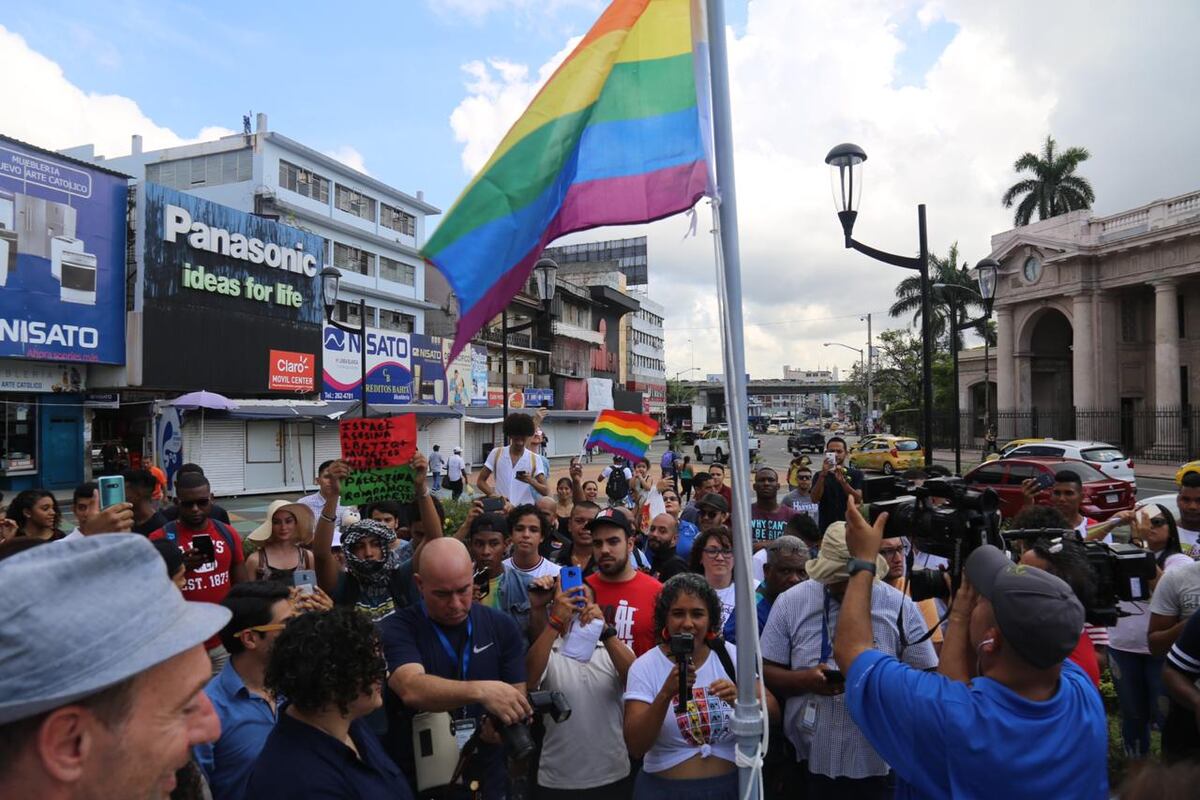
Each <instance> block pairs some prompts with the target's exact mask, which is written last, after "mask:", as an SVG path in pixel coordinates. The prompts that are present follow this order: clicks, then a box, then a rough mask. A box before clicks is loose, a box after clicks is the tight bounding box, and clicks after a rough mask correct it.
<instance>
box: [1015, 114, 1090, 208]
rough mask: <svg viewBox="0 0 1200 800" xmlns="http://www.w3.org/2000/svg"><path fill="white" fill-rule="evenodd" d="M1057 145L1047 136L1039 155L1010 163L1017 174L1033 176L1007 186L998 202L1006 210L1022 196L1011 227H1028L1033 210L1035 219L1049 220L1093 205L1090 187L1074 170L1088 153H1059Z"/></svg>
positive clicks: (1082, 150) (1076, 149) (1078, 149)
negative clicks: (1028, 173) (1035, 214)
mask: <svg viewBox="0 0 1200 800" xmlns="http://www.w3.org/2000/svg"><path fill="white" fill-rule="evenodd" d="M1056 146H1057V142H1055V141H1054V137H1052V136H1047V137H1046V144H1045V145H1043V147H1042V154H1041V156H1037V155H1034V154H1033V153H1026V154H1025V155H1023V156H1021V157H1020V158H1018V159H1017V161H1016V163H1014V164H1013V169H1014V170H1015V171H1016V172H1017V173H1018V174H1020V173H1022V172H1031V173H1033V177H1032V178H1026V179H1025V180H1023V181H1018V182H1017V183H1014V184H1013V185H1012V186H1010V187H1008V191H1007V192H1005V193H1004V197H1003V198H1002V199H1001V202H1002V203H1004V207H1005V208H1012V205H1013V203H1014V202H1016V200H1017V198H1018V197H1021V195H1024V197H1021V201H1020V202H1019V203H1017V210H1016V212H1015V213H1014V214H1013V225H1015V226H1017V227H1021V226H1022V225H1028V224H1029V223H1030V221H1031V220H1032V219H1033V212H1034V210H1036V211H1037V214H1038V219H1049V218H1050V217H1057V216H1058V215H1059V214H1065V213H1067V212H1068V211H1078V210H1079V209H1081V208H1091V207H1092V203H1094V202H1095V201H1096V193H1095V192H1093V191H1092V184H1091V183H1089V182H1088V179H1087V178H1084V177H1081V176H1079V175H1076V174H1075V168H1076V167H1078V166H1079V165H1080V164H1082V163H1083V162H1084V161H1087V160H1088V158H1090V157H1091V153H1089V152H1088V151H1087V148H1085V147H1068V148H1067V149H1066V150H1063V151H1062V152H1058V151H1056V150H1055V147H1056Z"/></svg>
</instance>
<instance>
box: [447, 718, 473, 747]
mask: <svg viewBox="0 0 1200 800" xmlns="http://www.w3.org/2000/svg"><path fill="white" fill-rule="evenodd" d="M450 730H451V732H453V733H454V744H455V745H457V746H458V749H459V752H461V751H462V749H463V748H464V747H466V746H467V742H468V741H469V740H470V739H471V737H472V736H473V735H474V734H475V720H474V719H456V720H452V721H451V722H450Z"/></svg>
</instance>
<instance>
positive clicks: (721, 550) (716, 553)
mask: <svg viewBox="0 0 1200 800" xmlns="http://www.w3.org/2000/svg"><path fill="white" fill-rule="evenodd" d="M700 552H701V553H704V555H706V556H708V557H709V558H733V550H731V549H730V548H728V547H706V548H704V549H703V550H701V551H700Z"/></svg>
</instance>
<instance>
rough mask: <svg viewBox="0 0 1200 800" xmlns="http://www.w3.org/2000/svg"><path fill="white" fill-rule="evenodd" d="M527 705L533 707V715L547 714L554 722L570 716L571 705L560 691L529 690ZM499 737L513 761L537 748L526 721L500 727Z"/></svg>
mask: <svg viewBox="0 0 1200 800" xmlns="http://www.w3.org/2000/svg"><path fill="white" fill-rule="evenodd" d="M529 705H530V706H532V707H533V713H534V716H538V715H542V714H548V715H550V719H552V720H554V721H555V722H565V721H566V720H567V719H568V718H569V717H570V716H571V705H570V703H568V702H567V697H566V695H564V694H563V693H562V692H545V691H541V692H530V693H529ZM500 739H501V740H502V741H503V742H504V749H505V750H507V751H508V756H509V758H511V759H513V760H514V761H524V760H525V759H527V758H529V757H530V756H532V755H533V752H534V750H536V749H537V745H535V744H534V742H533V736H532V735H531V734H530V731H529V723H527V722H516V723H513V724H512V725H505V726H504V727H502V728H500Z"/></svg>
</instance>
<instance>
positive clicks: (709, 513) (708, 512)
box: [700, 508, 722, 519]
mask: <svg viewBox="0 0 1200 800" xmlns="http://www.w3.org/2000/svg"><path fill="white" fill-rule="evenodd" d="M721 513H722V512H720V511H718V510H716V509H715V508H706V509H704V510H703V511H701V512H700V516H702V517H704V518H705V519H716V518H717V517H719V516H721Z"/></svg>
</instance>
